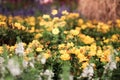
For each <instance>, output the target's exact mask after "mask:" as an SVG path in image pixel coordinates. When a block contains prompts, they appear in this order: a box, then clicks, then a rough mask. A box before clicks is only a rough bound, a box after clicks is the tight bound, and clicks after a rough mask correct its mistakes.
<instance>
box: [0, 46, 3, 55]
mask: <svg viewBox="0 0 120 80" xmlns="http://www.w3.org/2000/svg"><path fill="white" fill-rule="evenodd" d="M2 53H3V47H2V46H0V54H2Z"/></svg>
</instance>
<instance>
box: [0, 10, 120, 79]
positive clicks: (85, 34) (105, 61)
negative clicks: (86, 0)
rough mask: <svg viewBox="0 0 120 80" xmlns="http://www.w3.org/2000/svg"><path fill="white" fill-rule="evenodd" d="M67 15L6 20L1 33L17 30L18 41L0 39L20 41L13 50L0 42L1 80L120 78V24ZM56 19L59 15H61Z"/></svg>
mask: <svg viewBox="0 0 120 80" xmlns="http://www.w3.org/2000/svg"><path fill="white" fill-rule="evenodd" d="M61 14H63V16H61V17H53V18H52V17H51V16H50V15H47V14H44V15H43V16H38V17H33V16H29V17H24V18H22V17H19V16H16V17H12V16H8V18H7V17H6V16H3V15H0V30H1V31H2V32H4V31H6V30H12V31H13V32H14V33H11V35H10V36H13V35H14V37H16V38H11V37H9V36H8V34H9V33H6V32H4V34H2V33H0V36H1V37H5V38H6V40H7V41H9V40H10V39H11V41H12V40H14V41H15V43H13V44H9V43H7V42H5V41H4V39H0V43H2V44H0V45H1V46H0V61H1V62H0V67H1V68H0V70H1V71H0V74H1V75H2V76H1V77H0V78H1V79H5V80H7V79H11V80H13V79H15V80H18V79H20V80H33V79H34V80H43V79H46V80H52V79H53V80H59V79H64V80H67V79H68V78H70V79H74V80H79V79H81V80H82V79H83V80H84V79H88V80H91V79H93V80H96V79H97V80H110V79H116V78H119V77H118V76H117V75H118V74H117V73H118V72H119V64H120V34H119V33H120V20H119V19H118V20H116V22H115V24H113V23H112V22H111V21H109V22H108V23H102V22H98V21H89V20H83V19H82V18H81V16H80V15H79V14H78V13H69V12H67V11H66V10H65V11H63V12H62V13H61ZM51 15H53V16H55V15H57V10H53V11H52V13H51ZM9 25H10V26H9ZM18 31H20V32H19V33H20V35H18V34H17V33H18ZM22 33H25V34H22ZM6 34H7V35H6ZM23 35H24V36H23ZM18 37H19V38H20V39H21V40H20V39H19V38H18ZM26 38H27V39H26ZM116 70H118V72H117V71H116ZM113 72H114V73H113ZM116 76H117V77H116Z"/></svg>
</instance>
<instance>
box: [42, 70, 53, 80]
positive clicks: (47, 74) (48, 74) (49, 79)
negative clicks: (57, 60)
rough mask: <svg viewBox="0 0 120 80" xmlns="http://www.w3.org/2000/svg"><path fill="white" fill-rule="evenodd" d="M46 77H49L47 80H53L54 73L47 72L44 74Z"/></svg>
mask: <svg viewBox="0 0 120 80" xmlns="http://www.w3.org/2000/svg"><path fill="white" fill-rule="evenodd" d="M43 74H44V75H46V76H48V79H47V80H52V79H51V78H52V77H53V76H54V73H53V72H52V71H51V70H48V69H47V70H45V72H44V73H43Z"/></svg>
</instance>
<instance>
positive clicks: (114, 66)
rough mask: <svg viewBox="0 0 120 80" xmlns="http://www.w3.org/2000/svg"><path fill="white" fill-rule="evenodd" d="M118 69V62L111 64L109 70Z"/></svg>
mask: <svg viewBox="0 0 120 80" xmlns="http://www.w3.org/2000/svg"><path fill="white" fill-rule="evenodd" d="M116 68H117V67H116V62H111V63H110V65H109V69H110V70H114V69H116Z"/></svg>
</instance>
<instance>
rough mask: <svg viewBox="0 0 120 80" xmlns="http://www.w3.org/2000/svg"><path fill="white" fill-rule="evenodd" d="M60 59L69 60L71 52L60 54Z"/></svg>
mask: <svg viewBox="0 0 120 80" xmlns="http://www.w3.org/2000/svg"><path fill="white" fill-rule="evenodd" d="M60 59H61V60H69V59H70V55H69V54H62V55H61V56H60Z"/></svg>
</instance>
